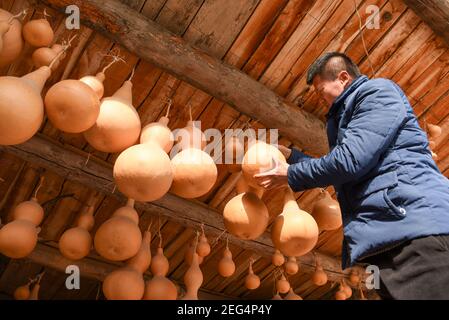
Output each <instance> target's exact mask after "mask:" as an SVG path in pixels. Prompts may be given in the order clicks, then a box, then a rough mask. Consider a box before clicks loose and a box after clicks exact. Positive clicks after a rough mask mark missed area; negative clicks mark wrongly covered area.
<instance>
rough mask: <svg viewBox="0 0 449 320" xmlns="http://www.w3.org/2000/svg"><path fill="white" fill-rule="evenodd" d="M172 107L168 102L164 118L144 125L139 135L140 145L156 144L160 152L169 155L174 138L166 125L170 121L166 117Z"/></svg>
mask: <svg viewBox="0 0 449 320" xmlns="http://www.w3.org/2000/svg"><path fill="white" fill-rule="evenodd" d="M171 105H172V101H171V100H169V101H168V108H167V114H166V115H165V117H161V118H160V119H159V121H158V122H153V123H150V124H148V125H146V126H145V127H144V128H143V129H142V132H141V134H140V143H141V144H145V143H150V142H153V143H156V144H158V145H159V146H160V147H161V148H162V150H164V151H165V152H166V153H169V152H170V150H171V149H172V148H173V143H174V140H175V138H174V137H173V133H172V132H171V130H170V128H169V127H168V123H169V121H170V119H169V118H168V115H169V113H170V107H171Z"/></svg>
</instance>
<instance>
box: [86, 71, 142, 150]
mask: <svg viewBox="0 0 449 320" xmlns="http://www.w3.org/2000/svg"><path fill="white" fill-rule="evenodd" d="M133 75H134V70H133V73H132V75H131V77H130V79H129V80H127V81H125V83H124V84H123V85H122V87H121V88H120V89H118V90H117V91H116V92H115V93H114V95H113V96H112V97H109V98H104V99H103V100H102V101H101V105H100V114H99V115H98V118H97V120H96V122H95V124H94V125H93V126H92V127H91V128H90V129H88V130H87V131H85V132H84V133H83V135H84V138H85V139H86V140H87V142H88V143H89V144H90V145H91V146H92V147H94V148H95V149H97V150H98V151H101V152H106V153H116V152H122V151H123V150H125V149H127V148H129V147H131V146H132V145H134V144H135V143H136V142H137V141H138V139H139V136H140V130H141V123H140V118H139V114H138V113H137V111H136V109H135V108H134V106H133V102H132V82H131V79H132V77H133Z"/></svg>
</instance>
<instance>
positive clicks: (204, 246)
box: [196, 224, 210, 258]
mask: <svg viewBox="0 0 449 320" xmlns="http://www.w3.org/2000/svg"><path fill="white" fill-rule="evenodd" d="M196 253H198V256H199V257H201V258H204V257H207V256H208V255H209V253H210V244H209V241H208V240H207V237H206V234H205V233H204V224H201V236H200V239H199V242H198V246H197V248H196Z"/></svg>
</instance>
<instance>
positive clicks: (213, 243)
mask: <svg viewBox="0 0 449 320" xmlns="http://www.w3.org/2000/svg"><path fill="white" fill-rule="evenodd" d="M225 233H226V229H225V230H223V232H222V233H220V235H219V236H218V237H217V239H215V240H214V242H212V248H213V247H215V246H216V245H217V243H218V240H220V238H221V237H222V236H223V235H224V234H225Z"/></svg>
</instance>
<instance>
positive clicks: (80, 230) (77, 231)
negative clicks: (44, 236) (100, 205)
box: [59, 205, 95, 260]
mask: <svg viewBox="0 0 449 320" xmlns="http://www.w3.org/2000/svg"><path fill="white" fill-rule="evenodd" d="M94 224H95V218H94V207H93V206H92V205H89V206H86V207H85V208H84V211H83V212H82V213H81V214H80V215H79V217H78V221H77V223H76V227H74V228H70V229H68V230H67V231H65V232H64V233H63V234H62V236H61V238H60V239H59V251H61V253H62V255H63V256H64V257H66V258H67V259H70V260H81V259H83V258H85V257H86V256H87V255H88V254H89V252H90V250H91V248H92V236H91V235H90V233H89V231H90V230H92V228H93V227H94Z"/></svg>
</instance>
